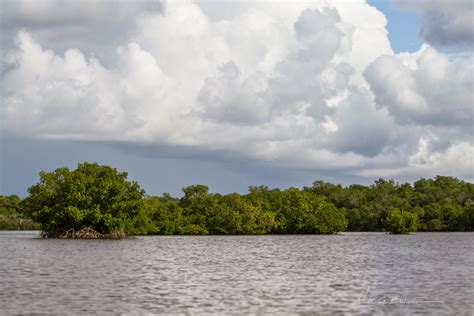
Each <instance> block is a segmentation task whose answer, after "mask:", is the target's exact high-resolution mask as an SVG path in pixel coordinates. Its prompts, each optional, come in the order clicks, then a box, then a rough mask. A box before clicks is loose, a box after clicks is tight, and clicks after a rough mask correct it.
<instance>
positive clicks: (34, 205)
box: [22, 163, 144, 235]
mask: <svg viewBox="0 0 474 316" xmlns="http://www.w3.org/2000/svg"><path fill="white" fill-rule="evenodd" d="M28 193H29V196H28V197H27V198H26V199H25V200H24V201H23V202H22V206H23V209H24V212H25V213H26V214H28V216H30V217H31V218H32V219H33V220H35V221H37V222H38V223H40V224H41V227H42V229H43V230H44V231H45V232H47V233H48V234H51V235H54V234H57V233H60V232H63V231H65V230H68V229H71V228H73V229H76V230H78V229H81V228H83V227H92V228H93V229H95V230H96V231H98V232H100V233H111V232H116V231H128V230H134V229H136V225H135V224H136V222H137V217H138V216H140V215H141V214H140V210H141V209H142V208H143V200H142V198H143V195H144V191H143V190H142V189H141V188H140V187H139V186H138V184H137V183H136V182H129V181H127V173H125V172H118V171H117V170H116V169H114V168H111V167H109V166H100V165H98V164H96V163H82V164H79V165H78V166H77V169H75V170H72V171H70V170H69V169H68V168H58V169H56V170H55V171H54V172H44V171H42V172H41V173H40V181H39V183H37V184H35V185H33V186H32V187H30V188H29V189H28Z"/></svg>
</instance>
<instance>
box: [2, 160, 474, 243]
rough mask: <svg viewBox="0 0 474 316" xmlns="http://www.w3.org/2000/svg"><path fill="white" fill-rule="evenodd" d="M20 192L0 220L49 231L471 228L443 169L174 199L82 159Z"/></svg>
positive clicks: (472, 217)
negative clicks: (427, 174)
mask: <svg viewBox="0 0 474 316" xmlns="http://www.w3.org/2000/svg"><path fill="white" fill-rule="evenodd" d="M28 192H29V196H28V197H27V198H26V199H25V200H23V201H21V199H20V198H19V197H17V196H10V197H4V196H0V229H2V228H3V229H19V228H20V229H24V228H26V227H29V228H31V227H37V226H34V225H38V224H35V222H37V223H39V224H40V225H41V228H42V229H43V230H45V231H46V232H48V233H52V235H54V234H55V233H58V232H62V231H64V230H68V229H70V228H73V229H76V230H77V229H80V228H82V227H84V226H86V227H89V226H90V227H92V228H94V229H95V230H97V231H99V232H101V233H110V232H115V231H126V232H128V233H130V234H143V235H146V234H160V235H183V234H187V235H203V234H223V235H227V234H237V235H238V234H331V233H336V232H340V231H344V230H349V231H389V232H392V233H407V232H411V231H416V230H418V231H472V230H474V185H473V184H471V183H468V182H464V181H462V180H459V179H456V178H452V177H442V176H437V177H436V178H434V179H420V180H418V181H416V182H415V183H414V184H413V185H411V184H408V183H403V184H399V183H396V182H395V181H393V180H383V179H379V180H377V181H375V183H374V184H373V185H371V186H364V185H359V184H355V185H351V186H348V187H343V186H341V185H335V184H331V183H327V182H323V181H316V182H314V183H313V185H312V186H311V187H305V188H303V189H298V188H290V189H286V190H280V189H269V188H268V187H266V186H253V187H249V191H248V193H247V194H242V195H241V194H237V193H231V194H227V195H221V194H215V193H210V192H209V188H208V187H207V186H204V185H193V186H188V187H186V188H183V193H184V195H183V196H182V197H181V198H174V197H172V196H170V195H169V194H163V196H161V197H158V196H144V191H143V190H142V189H140V187H139V186H138V184H137V183H136V182H129V181H127V174H126V173H121V172H118V171H117V170H116V169H113V168H111V167H108V166H99V165H97V164H90V163H83V164H79V165H78V167H77V169H76V170H72V171H71V170H69V169H68V168H59V169H56V170H55V171H54V172H41V173H40V181H39V183H37V184H36V185H33V186H32V187H30V188H29V189H28ZM20 201H21V202H20ZM33 221H35V222H33Z"/></svg>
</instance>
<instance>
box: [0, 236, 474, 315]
mask: <svg viewBox="0 0 474 316" xmlns="http://www.w3.org/2000/svg"><path fill="white" fill-rule="evenodd" d="M34 237H37V233H35V232H33V233H32V232H29V233H28V232H27V233H13V234H12V233H8V232H1V233H0V279H1V283H0V307H1V311H2V312H0V313H1V314H29V313H43V314H52V313H57V314H61V315H63V314H91V313H99V314H117V313H133V314H148V313H167V314H168V313H177V314H203V313H205V314H207V313H213V314H249V313H250V314H273V313H277V314H315V315H320V314H335V313H342V314H344V313H347V314H357V313H361V314H367V313H370V314H374V313H375V314H377V313H379V314H383V313H389V314H414V313H423V314H426V313H436V314H446V315H470V314H471V315H472V314H474V304H473V303H474V301H473V300H474V299H473V298H474V233H418V234H414V235H404V236H394V235H384V234H364V233H348V234H342V235H332V236H301V235H300V236H228V237H225V236H202V237H190V236H189V237H187V236H181V237H180V236H173V237H158V236H157V237H137V238H132V239H126V240H54V239H40V238H34Z"/></svg>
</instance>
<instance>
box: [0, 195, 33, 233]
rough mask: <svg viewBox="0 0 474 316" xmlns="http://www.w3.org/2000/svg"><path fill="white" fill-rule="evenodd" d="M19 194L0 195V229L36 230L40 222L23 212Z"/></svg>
mask: <svg viewBox="0 0 474 316" xmlns="http://www.w3.org/2000/svg"><path fill="white" fill-rule="evenodd" d="M20 203H21V199H20V197H18V196H17V195H9V196H4V195H0V230H36V229H39V224H38V223H35V222H33V221H32V220H31V219H29V218H25V216H24V215H23V214H22V213H21V208H20Z"/></svg>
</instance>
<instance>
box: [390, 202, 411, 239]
mask: <svg viewBox="0 0 474 316" xmlns="http://www.w3.org/2000/svg"><path fill="white" fill-rule="evenodd" d="M385 228H386V230H387V231H388V232H390V233H392V234H408V233H410V232H414V231H416V214H414V213H411V212H403V211H400V210H399V209H396V208H394V209H392V210H390V212H389V213H388V215H387V218H386V219H385Z"/></svg>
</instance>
